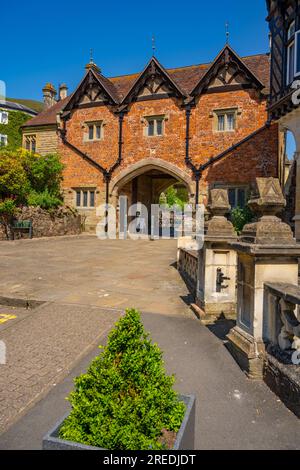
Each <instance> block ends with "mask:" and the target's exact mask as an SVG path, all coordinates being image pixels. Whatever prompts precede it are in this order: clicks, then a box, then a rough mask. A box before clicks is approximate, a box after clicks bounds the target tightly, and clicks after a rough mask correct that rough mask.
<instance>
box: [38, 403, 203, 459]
mask: <svg viewBox="0 0 300 470" xmlns="http://www.w3.org/2000/svg"><path fill="white" fill-rule="evenodd" d="M180 400H182V401H183V402H184V403H185V405H186V411H185V415H184V418H183V421H182V423H181V427H180V429H179V431H178V433H177V437H176V441H175V444H174V447H173V450H194V447H195V411H196V409H195V408H196V407H195V396H194V395H180ZM68 415H69V413H68V414H66V415H65V416H64V417H63V418H62V419H60V420H59V422H58V423H56V425H55V426H54V428H53V429H52V430H51V431H50V432H49V433H48V434H46V436H45V437H44V438H43V450H109V449H102V448H100V447H94V446H87V445H84V444H79V443H77V442H71V441H65V440H63V439H60V438H59V437H58V436H59V430H60V428H61V426H62V424H63V422H64V420H65V419H66V418H67V416H68Z"/></svg>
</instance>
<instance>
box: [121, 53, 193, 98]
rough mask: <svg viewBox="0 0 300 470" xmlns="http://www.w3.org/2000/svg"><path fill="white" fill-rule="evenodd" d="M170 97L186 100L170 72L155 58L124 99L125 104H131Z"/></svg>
mask: <svg viewBox="0 0 300 470" xmlns="http://www.w3.org/2000/svg"><path fill="white" fill-rule="evenodd" d="M168 96H177V97H180V98H185V94H184V93H183V91H182V90H181V89H180V88H179V86H178V85H177V84H176V83H175V82H174V81H173V80H172V79H171V77H170V76H169V74H168V72H167V71H166V70H165V69H164V68H163V66H162V65H161V64H160V63H159V62H158V60H157V59H156V58H155V57H152V59H151V60H150V62H149V63H148V65H147V66H146V68H145V69H144V70H143V72H142V73H141V74H140V75H139V76H138V78H137V79H136V81H135V82H134V83H133V85H132V87H131V88H130V90H129V91H128V93H127V95H126V96H125V97H124V100H123V103H126V104H129V103H131V102H133V101H137V100H143V99H151V98H152V99H155V98H163V97H168Z"/></svg>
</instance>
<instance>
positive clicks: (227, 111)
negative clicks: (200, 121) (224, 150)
mask: <svg viewBox="0 0 300 470" xmlns="http://www.w3.org/2000/svg"><path fill="white" fill-rule="evenodd" d="M228 114H233V115H234V128H233V129H228V128H227V126H226V123H227V115H228ZM241 114H242V112H241V110H240V108H239V107H238V106H236V107H230V108H220V109H214V110H213V112H212V113H211V115H210V117H212V118H213V131H214V132H217V133H221V134H224V133H226V132H235V131H236V130H237V128H238V116H240V115H241ZM221 115H224V116H225V128H224V130H219V116H221Z"/></svg>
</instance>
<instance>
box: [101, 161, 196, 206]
mask: <svg viewBox="0 0 300 470" xmlns="http://www.w3.org/2000/svg"><path fill="white" fill-rule="evenodd" d="M151 171H157V172H161V173H162V174H163V175H165V177H166V176H169V177H170V181H169V182H165V183H162V185H161V190H162V191H163V190H164V189H166V188H167V187H168V185H169V186H170V185H171V184H172V181H173V180H174V181H176V182H180V183H183V184H184V185H185V186H186V187H187V189H188V193H189V202H190V203H194V200H195V189H196V188H195V182H194V181H193V180H192V178H191V177H190V176H189V175H188V174H187V173H186V172H185V171H184V170H182V169H180V168H178V167H177V166H175V165H173V164H172V163H169V162H166V161H165V160H161V159H159V158H144V159H143V160H140V161H139V162H137V163H134V164H132V165H129V166H128V167H126V168H124V169H123V170H122V171H121V172H120V173H119V174H118V175H116V176H115V177H114V178H113V179H112V180H111V182H110V198H111V202H112V204H113V205H115V206H116V205H117V199H118V196H119V193H120V189H121V188H124V187H125V186H126V184H128V183H129V182H130V181H132V180H134V179H135V178H137V177H139V176H142V175H145V174H147V173H149V172H151Z"/></svg>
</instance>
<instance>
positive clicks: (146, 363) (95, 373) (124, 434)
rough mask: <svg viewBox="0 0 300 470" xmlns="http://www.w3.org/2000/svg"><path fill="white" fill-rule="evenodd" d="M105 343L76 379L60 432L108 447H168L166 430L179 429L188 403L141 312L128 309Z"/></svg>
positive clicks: (85, 441) (122, 448)
mask: <svg viewBox="0 0 300 470" xmlns="http://www.w3.org/2000/svg"><path fill="white" fill-rule="evenodd" d="M100 349H102V352H101V353H100V355H99V356H98V357H96V358H95V359H94V360H93V362H92V363H91V365H90V367H89V369H88V371H87V373H86V374H83V375H81V376H80V377H78V378H76V379H75V390H74V391H73V392H72V393H71V394H70V396H69V400H70V402H71V404H72V411H71V413H70V415H69V416H68V418H67V419H66V420H65V421H64V423H63V425H62V427H61V429H60V432H59V436H60V437H61V438H62V439H66V440H69V441H74V442H79V443H82V444H87V445H92V446H96V447H102V448H105V449H109V450H147V449H154V450H155V449H156V450H159V449H164V448H166V444H165V442H164V439H163V434H165V433H166V432H168V431H169V432H173V433H176V432H177V431H178V430H179V428H180V426H181V423H182V420H183V417H184V413H185V405H184V403H183V402H182V401H180V400H179V396H178V394H177V393H176V392H175V391H174V390H173V384H174V381H175V379H174V376H168V375H167V374H166V372H165V369H164V363H163V360H162V352H161V351H160V349H159V347H158V346H157V344H153V343H152V341H151V339H150V338H149V335H148V334H147V333H146V332H145V330H144V327H143V324H142V322H141V319H140V314H139V312H138V311H136V310H134V309H131V310H126V314H125V316H124V317H122V318H121V319H120V320H119V322H118V323H116V325H115V328H114V329H113V330H112V331H111V333H110V335H109V337H108V342H107V345H106V347H104V348H103V347H101V346H100Z"/></svg>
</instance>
